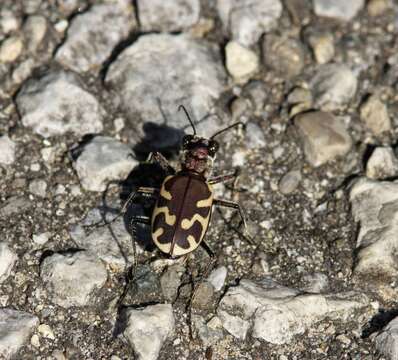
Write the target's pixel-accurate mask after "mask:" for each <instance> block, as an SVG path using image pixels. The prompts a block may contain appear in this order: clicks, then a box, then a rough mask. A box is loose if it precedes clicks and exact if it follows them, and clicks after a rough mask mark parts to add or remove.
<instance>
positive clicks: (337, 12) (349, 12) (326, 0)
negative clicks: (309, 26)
mask: <svg viewBox="0 0 398 360" xmlns="http://www.w3.org/2000/svg"><path fill="white" fill-rule="evenodd" d="M364 3H365V1H364V0H350V1H345V0H334V1H333V2H331V1H330V0H314V11H315V14H316V15H318V16H322V17H328V18H332V19H336V20H342V21H350V20H352V19H353V18H354V17H355V16H356V15H357V13H358V12H359V11H360V10H361V9H362V8H363V6H364Z"/></svg>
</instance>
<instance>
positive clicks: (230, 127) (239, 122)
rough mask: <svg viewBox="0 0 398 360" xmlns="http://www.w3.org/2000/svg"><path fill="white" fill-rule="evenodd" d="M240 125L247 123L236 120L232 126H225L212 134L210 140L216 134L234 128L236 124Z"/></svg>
mask: <svg viewBox="0 0 398 360" xmlns="http://www.w3.org/2000/svg"><path fill="white" fill-rule="evenodd" d="M238 125H242V126H245V124H244V123H243V122H241V121H238V122H236V123H235V124H232V125H230V126H228V127H226V128H224V129H221V130H220V131H217V132H216V133H215V134H214V135H212V136H211V137H210V140H211V139H214V138H215V137H216V136H218V135H220V134H221V133H223V132H224V131H227V130H229V129H232V128H234V127H235V126H238Z"/></svg>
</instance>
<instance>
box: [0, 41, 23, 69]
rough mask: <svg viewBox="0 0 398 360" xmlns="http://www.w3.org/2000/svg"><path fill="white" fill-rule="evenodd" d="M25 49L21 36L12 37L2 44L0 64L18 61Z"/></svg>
mask: <svg viewBox="0 0 398 360" xmlns="http://www.w3.org/2000/svg"><path fill="white" fill-rule="evenodd" d="M22 49H23V41H22V38H21V37H20V36H16V35H15V36H10V37H8V38H7V39H5V40H3V42H2V43H1V44H0V63H11V62H14V61H15V60H17V59H18V57H19V56H20V55H21V53H22Z"/></svg>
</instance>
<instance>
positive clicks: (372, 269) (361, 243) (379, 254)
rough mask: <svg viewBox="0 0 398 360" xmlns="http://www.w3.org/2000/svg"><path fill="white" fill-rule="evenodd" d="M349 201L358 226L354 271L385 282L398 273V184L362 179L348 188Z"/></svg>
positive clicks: (368, 278)
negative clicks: (397, 254)
mask: <svg viewBox="0 0 398 360" xmlns="http://www.w3.org/2000/svg"><path fill="white" fill-rule="evenodd" d="M350 201H351V204H352V213H353V216H354V219H355V220H356V221H357V222H359V225H360V230H359V233H358V237H357V244H356V248H357V250H358V254H357V259H356V264H355V267H354V272H355V274H357V275H362V276H365V277H366V279H367V280H368V281H370V280H375V281H376V282H381V283H387V284H388V283H389V281H390V280H391V279H394V278H396V276H397V275H398V264H397V261H396V253H397V251H398V238H397V235H396V234H397V231H398V222H397V220H398V183H397V182H381V181H380V182H379V181H375V180H369V179H366V178H361V179H359V180H358V181H357V182H356V183H355V184H354V186H353V187H352V188H351V192H350Z"/></svg>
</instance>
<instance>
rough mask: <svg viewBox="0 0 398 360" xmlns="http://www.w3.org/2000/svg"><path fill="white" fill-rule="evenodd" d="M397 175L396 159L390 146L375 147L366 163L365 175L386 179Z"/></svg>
mask: <svg viewBox="0 0 398 360" xmlns="http://www.w3.org/2000/svg"><path fill="white" fill-rule="evenodd" d="M397 175H398V159H397V158H396V156H395V154H394V151H393V149H392V148H390V147H377V148H376V149H374V150H373V152H372V154H371V156H370V158H369V160H368V162H367V163H366V176H367V177H368V178H370V179H380V180H382V179H387V178H390V177H394V176H397Z"/></svg>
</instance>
